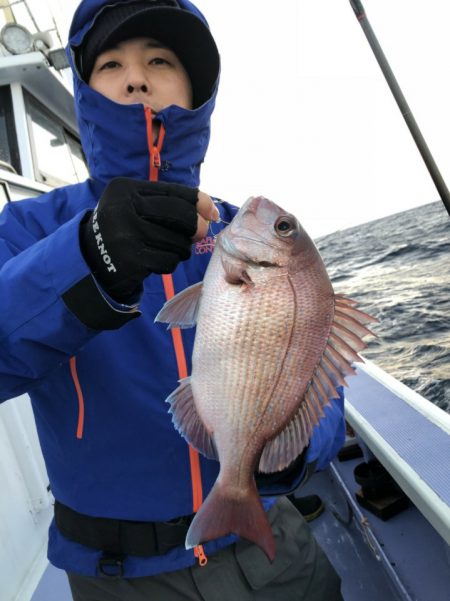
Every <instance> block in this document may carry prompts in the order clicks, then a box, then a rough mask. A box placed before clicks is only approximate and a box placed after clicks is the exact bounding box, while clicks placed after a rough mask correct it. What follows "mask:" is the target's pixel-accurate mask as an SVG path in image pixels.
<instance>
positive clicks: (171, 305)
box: [155, 282, 203, 328]
mask: <svg viewBox="0 0 450 601" xmlns="http://www.w3.org/2000/svg"><path fill="white" fill-rule="evenodd" d="M202 289H203V282H198V283H197V284H194V285H193V286H189V287H188V288H185V289H184V290H183V291H182V292H179V293H178V294H177V295H175V296H174V297H173V298H172V299H170V300H169V301H167V303H166V304H165V305H164V306H163V308H162V309H161V311H160V312H159V313H158V315H157V316H156V317H155V321H157V322H160V323H168V324H169V328H193V327H194V326H195V324H196V323H197V315H198V309H199V306H200V299H201V296H202Z"/></svg>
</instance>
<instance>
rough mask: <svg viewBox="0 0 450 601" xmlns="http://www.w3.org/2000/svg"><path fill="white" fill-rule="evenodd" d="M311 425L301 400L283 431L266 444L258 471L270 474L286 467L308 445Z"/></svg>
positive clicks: (303, 402)
mask: <svg viewBox="0 0 450 601" xmlns="http://www.w3.org/2000/svg"><path fill="white" fill-rule="evenodd" d="M313 425H314V424H313V423H312V420H311V418H310V416H309V413H308V412H307V409H306V407H305V401H304V400H303V401H302V403H301V405H300V408H299V409H298V411H297V412H296V413H295V415H294V417H293V418H292V419H291V421H290V422H289V423H288V425H287V426H286V427H285V428H284V430H282V431H281V432H280V434H278V435H277V436H276V437H275V438H273V439H272V440H269V441H268V442H267V443H266V446H265V447H264V450H263V452H262V455H261V459H260V460H259V466H258V470H259V471H260V472H262V473H266V474H270V473H273V472H280V471H281V470H284V469H285V468H286V467H288V465H290V464H291V463H292V462H293V461H295V459H297V457H298V456H299V455H300V453H301V452H302V451H303V449H304V448H305V447H306V445H307V444H308V442H309V439H310V437H311V433H312V428H313Z"/></svg>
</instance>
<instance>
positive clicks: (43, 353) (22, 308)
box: [0, 195, 128, 401]
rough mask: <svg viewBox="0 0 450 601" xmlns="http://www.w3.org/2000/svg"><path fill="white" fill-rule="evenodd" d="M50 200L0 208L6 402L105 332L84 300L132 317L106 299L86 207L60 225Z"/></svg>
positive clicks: (0, 348) (2, 393) (1, 376)
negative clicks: (91, 253) (84, 312)
mask: <svg viewBox="0 0 450 601" xmlns="http://www.w3.org/2000/svg"><path fill="white" fill-rule="evenodd" d="M44 196H45V195H44ZM33 200H34V199H33ZM50 200H54V195H52V196H51V197H50ZM44 202H45V199H44V200H43V199H42V198H39V199H36V202H33V201H18V202H13V203H10V204H9V205H7V206H6V207H5V208H4V210H3V211H2V212H1V213H0V289H1V294H0V401H3V400H6V399H8V398H12V397H15V396H18V395H19V394H22V393H24V392H28V391H29V390H30V389H31V388H32V387H34V386H35V385H36V384H37V383H39V382H40V381H41V380H42V379H43V378H45V377H46V376H47V375H48V374H49V373H50V372H52V371H54V370H56V369H58V368H59V367H60V366H61V364H63V363H65V362H68V361H69V360H70V358H71V357H72V356H74V355H75V354H76V353H77V352H78V351H79V350H80V348H82V347H83V346H84V345H85V344H86V343H87V342H89V341H90V340H91V339H92V338H93V337H94V336H95V335H97V334H98V333H99V330H96V329H95V328H93V327H90V326H89V324H86V323H85V322H83V321H82V320H81V319H80V318H79V316H78V315H77V311H76V307H77V303H76V301H78V305H82V306H83V307H85V308H87V309H89V308H90V311H89V314H90V313H91V312H92V308H93V306H94V305H96V303H97V305H104V306H106V307H107V311H109V313H111V314H113V315H119V316H120V315H122V314H124V316H125V318H126V319H128V313H126V312H125V313H122V312H120V311H118V310H117V309H116V308H115V307H112V306H110V305H109V304H108V303H107V300H106V299H104V298H103V296H102V295H101V292H100V290H98V289H97V287H96V286H95V282H94V281H93V278H92V276H91V274H90V271H89V268H88V266H87V264H86V263H85V261H84V259H83V256H82V254H81V251H80V246H79V240H78V230H79V223H80V220H81V219H82V217H83V215H84V211H81V212H80V213H79V214H77V215H75V216H73V217H72V218H71V219H69V220H68V221H67V222H65V223H63V224H62V225H60V226H59V227H56V226H55V220H56V218H58V217H59V218H61V216H60V215H58V205H56V206H55V205H54V204H53V203H48V204H47V205H44ZM65 217H66V215H64V218H65ZM55 228H56V229H55ZM49 230H50V231H49ZM80 287H81V288H82V289H83V290H82V294H80V293H79V291H80ZM74 291H75V292H74ZM67 295H69V296H70V297H71V298H70V301H71V302H66V298H65V297H66V296H67ZM74 297H75V298H74ZM99 299H101V300H99ZM91 303H92V304H91Z"/></svg>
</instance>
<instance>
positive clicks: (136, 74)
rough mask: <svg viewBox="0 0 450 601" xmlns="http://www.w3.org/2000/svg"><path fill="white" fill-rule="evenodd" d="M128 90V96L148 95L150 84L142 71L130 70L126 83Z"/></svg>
mask: <svg viewBox="0 0 450 601" xmlns="http://www.w3.org/2000/svg"><path fill="white" fill-rule="evenodd" d="M126 89H127V92H128V94H133V93H134V92H142V93H144V94H147V93H148V92H149V82H148V81H147V78H146V77H145V74H144V73H143V71H142V70H141V69H133V70H130V72H129V74H128V78H127V82H126Z"/></svg>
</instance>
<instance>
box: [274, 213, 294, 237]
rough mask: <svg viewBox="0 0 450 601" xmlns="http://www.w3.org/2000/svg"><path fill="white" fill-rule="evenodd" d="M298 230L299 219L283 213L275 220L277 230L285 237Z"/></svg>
mask: <svg viewBox="0 0 450 601" xmlns="http://www.w3.org/2000/svg"><path fill="white" fill-rule="evenodd" d="M296 231H297V221H296V220H295V219H294V218H293V217H291V216H289V215H282V216H281V217H278V219H277V220H276V222H275V232H276V233H277V234H278V235H279V236H282V237H283V238H287V237H289V236H292V234H293V233H294V232H296Z"/></svg>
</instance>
